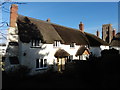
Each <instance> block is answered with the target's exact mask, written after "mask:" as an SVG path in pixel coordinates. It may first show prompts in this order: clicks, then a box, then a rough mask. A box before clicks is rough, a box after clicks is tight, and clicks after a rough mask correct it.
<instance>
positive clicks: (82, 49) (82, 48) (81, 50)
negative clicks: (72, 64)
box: [75, 46, 90, 56]
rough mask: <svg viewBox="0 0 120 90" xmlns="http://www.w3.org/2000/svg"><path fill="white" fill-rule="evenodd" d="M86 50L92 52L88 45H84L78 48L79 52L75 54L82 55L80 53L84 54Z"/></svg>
mask: <svg viewBox="0 0 120 90" xmlns="http://www.w3.org/2000/svg"><path fill="white" fill-rule="evenodd" d="M85 50H87V52H88V53H89V54H90V51H89V50H88V49H87V48H86V47H84V46H82V47H80V48H79V49H78V51H77V53H76V55H75V56H80V55H82V54H83V53H84V51H85Z"/></svg>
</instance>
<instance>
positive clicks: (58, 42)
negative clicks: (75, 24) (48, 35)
mask: <svg viewBox="0 0 120 90" xmlns="http://www.w3.org/2000/svg"><path fill="white" fill-rule="evenodd" d="M60 44H61V43H60V40H55V41H54V44H53V46H54V47H60Z"/></svg>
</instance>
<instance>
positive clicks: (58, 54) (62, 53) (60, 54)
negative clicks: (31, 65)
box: [54, 49, 70, 58]
mask: <svg viewBox="0 0 120 90" xmlns="http://www.w3.org/2000/svg"><path fill="white" fill-rule="evenodd" d="M54 56H55V57H56V58H64V57H67V56H70V54H69V53H68V52H66V51H65V50H64V49H59V50H58V51H56V53H55V55H54Z"/></svg>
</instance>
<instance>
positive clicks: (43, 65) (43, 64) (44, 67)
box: [36, 59, 48, 69]
mask: <svg viewBox="0 0 120 90" xmlns="http://www.w3.org/2000/svg"><path fill="white" fill-rule="evenodd" d="M37 60H39V66H38V67H37ZM41 60H43V63H42V66H41ZM45 60H46V63H45ZM45 65H46V66H45ZM46 68H48V64H47V59H36V69H46Z"/></svg>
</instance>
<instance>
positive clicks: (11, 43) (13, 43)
mask: <svg viewBox="0 0 120 90" xmlns="http://www.w3.org/2000/svg"><path fill="white" fill-rule="evenodd" d="M9 45H10V46H18V42H9Z"/></svg>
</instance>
